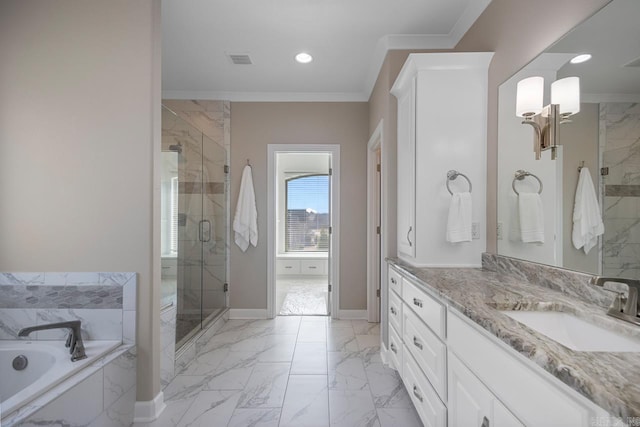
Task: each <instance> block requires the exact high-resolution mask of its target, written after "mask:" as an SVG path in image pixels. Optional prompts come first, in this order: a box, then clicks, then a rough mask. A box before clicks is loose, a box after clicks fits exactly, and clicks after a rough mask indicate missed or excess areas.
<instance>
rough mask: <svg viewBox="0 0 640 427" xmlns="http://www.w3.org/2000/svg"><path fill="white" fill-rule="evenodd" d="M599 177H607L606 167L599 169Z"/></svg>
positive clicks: (607, 170)
mask: <svg viewBox="0 0 640 427" xmlns="http://www.w3.org/2000/svg"><path fill="white" fill-rule="evenodd" d="M600 175H602V176H607V175H609V168H608V167H604V168H600Z"/></svg>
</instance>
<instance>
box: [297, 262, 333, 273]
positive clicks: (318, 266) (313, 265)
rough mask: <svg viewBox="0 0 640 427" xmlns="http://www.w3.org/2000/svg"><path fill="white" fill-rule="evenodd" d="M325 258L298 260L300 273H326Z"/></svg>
mask: <svg viewBox="0 0 640 427" xmlns="http://www.w3.org/2000/svg"><path fill="white" fill-rule="evenodd" d="M326 264H327V261H326V260H323V259H303V260H300V274H308V275H312V276H321V275H323V274H327V272H326V271H325V265H326Z"/></svg>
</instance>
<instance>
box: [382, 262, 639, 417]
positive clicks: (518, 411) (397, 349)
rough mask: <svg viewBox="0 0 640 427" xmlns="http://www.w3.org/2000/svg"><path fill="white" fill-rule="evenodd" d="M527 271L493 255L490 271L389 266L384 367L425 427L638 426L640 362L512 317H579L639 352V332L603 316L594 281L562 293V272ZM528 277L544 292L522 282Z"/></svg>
mask: <svg viewBox="0 0 640 427" xmlns="http://www.w3.org/2000/svg"><path fill="white" fill-rule="evenodd" d="M496 259H498V260H499V261H496ZM510 263H513V264H510ZM525 264H526V262H524V261H519V260H510V259H506V258H502V257H496V256H493V255H488V254H485V255H483V267H484V268H483V269H460V268H456V269H452V268H416V267H412V266H409V265H408V264H405V263H403V262H402V261H399V260H397V259H389V260H388V278H389V279H388V282H389V283H388V286H389V291H388V292H389V295H388V297H389V304H388V316H387V318H388V319H389V320H388V327H389V344H388V347H387V348H386V349H383V357H385V359H386V361H387V363H389V364H390V365H391V366H393V367H394V368H395V369H396V370H397V371H398V372H399V373H400V375H401V377H402V379H403V382H404V384H405V386H406V388H407V391H408V393H409V395H410V396H411V399H412V401H413V403H414V405H415V407H416V409H417V411H418V414H419V415H420V417H421V419H422V421H423V423H424V424H425V425H428V426H460V427H463V426H464V427H468V426H478V427H480V426H482V427H490V426H496V427H499V426H545V427H548V426H562V427H566V426H600V425H602V426H610V425H611V426H612V425H623V424H615V422H616V421H618V420H619V419H622V421H623V422H625V423H627V424H628V425H633V422H634V420H635V421H637V420H640V418H637V417H640V373H639V372H638V371H637V369H636V367H637V366H639V365H640V352H629V351H616V352H609V351H577V350H572V349H570V348H568V347H567V346H566V345H567V343H564V344H565V345H563V344H560V343H559V342H557V341H555V340H554V339H551V338H549V337H548V336H546V335H544V334H542V333H540V332H537V331H535V330H533V329H531V328H529V327H527V326H525V325H524V324H522V323H520V322H519V321H516V320H514V319H513V318H511V317H510V316H509V315H508V314H509V313H510V312H512V311H520V312H521V311H532V312H547V313H549V312H560V313H563V314H564V315H567V316H575V317H577V318H579V319H582V320H584V321H586V322H587V323H589V324H590V325H594V326H595V327H601V328H604V329H605V330H606V331H610V332H611V334H613V335H616V334H620V335H621V336H622V337H623V339H625V338H626V339H628V340H629V345H630V346H631V347H629V348H630V349H634V348H635V347H633V345H640V328H638V327H636V326H634V325H631V324H628V323H625V322H622V321H620V320H617V319H613V318H611V317H608V316H606V308H604V307H603V306H602V304H603V303H605V302H604V301H601V300H599V299H598V298H600V297H599V294H598V293H597V292H593V290H592V289H590V288H588V287H589V286H590V285H589V284H588V283H587V282H588V280H583V279H586V278H587V275H581V276H584V277H581V276H580V277H574V278H573V279H567V280H566V283H569V282H572V280H573V282H575V283H570V284H569V285H567V286H566V288H563V285H562V284H561V285H557V286H556V285H552V284H551V283H552V282H554V279H558V278H562V277H561V276H562V275H563V274H565V273H564V272H563V271H562V270H559V269H552V268H551V267H546V266H541V265H535V264H531V263H528V264H529V265H525ZM505 265H507V267H505ZM546 268H551V269H552V270H548V271H542V270H543V269H546ZM509 269H511V270H512V271H513V272H515V274H509V273H508V270H509ZM536 269H538V270H537V273H533V271H534V270H536ZM523 271H524V272H527V273H533V274H532V275H533V276H539V277H540V278H541V280H542V282H541V283H531V282H529V281H528V280H526V278H524V277H523V276H522V275H520V276H518V273H520V274H522V272H523ZM576 274H578V275H580V273H576ZM553 276H555V277H553ZM545 277H546V278H549V277H551V279H549V280H547V279H545ZM582 281H584V283H583V285H584V287H585V289H584V291H583V292H582V295H580V293H581V288H580V286H581V282H582ZM574 285H575V286H574ZM552 287H555V289H551V288H552ZM611 298H612V297H611ZM611 298H610V299H611ZM605 304H606V303H605ZM596 344H598V343H596ZM569 345H571V344H569ZM622 349H623V350H627V348H625V347H624V346H623V348H622ZM618 350H620V349H618Z"/></svg>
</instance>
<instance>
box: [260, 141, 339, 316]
mask: <svg viewBox="0 0 640 427" xmlns="http://www.w3.org/2000/svg"><path fill="white" fill-rule="evenodd" d="M338 156H339V146H334V145H274V144H271V145H269V167H268V169H269V170H268V176H269V185H268V187H269V195H268V197H269V210H268V223H269V233H268V245H269V249H268V251H269V254H268V260H269V261H268V262H269V265H268V275H269V278H268V286H267V288H268V307H267V311H268V313H269V317H275V316H289V315H297V316H306V315H316V316H317V315H324V316H329V315H332V314H337V313H334V309H335V307H336V301H335V300H336V295H337V289H338V288H337V284H338V283H337V269H336V264H337V263H336V259H337V257H336V250H337V248H336V245H335V244H334V242H336V241H337V233H338V228H337V221H336V219H337V207H338V200H339V199H338V194H339V191H338V183H339V181H338V179H339V176H338V175H339V174H337V169H338V167H337V163H338V162H339V160H338Z"/></svg>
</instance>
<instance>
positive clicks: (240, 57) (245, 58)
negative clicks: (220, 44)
mask: <svg viewBox="0 0 640 427" xmlns="http://www.w3.org/2000/svg"><path fill="white" fill-rule="evenodd" d="M227 56H228V57H229V58H230V59H231V62H233V63H234V65H251V64H253V62H252V61H251V58H250V57H249V55H247V54H246V53H237V54H236V53H228V54H227Z"/></svg>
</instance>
